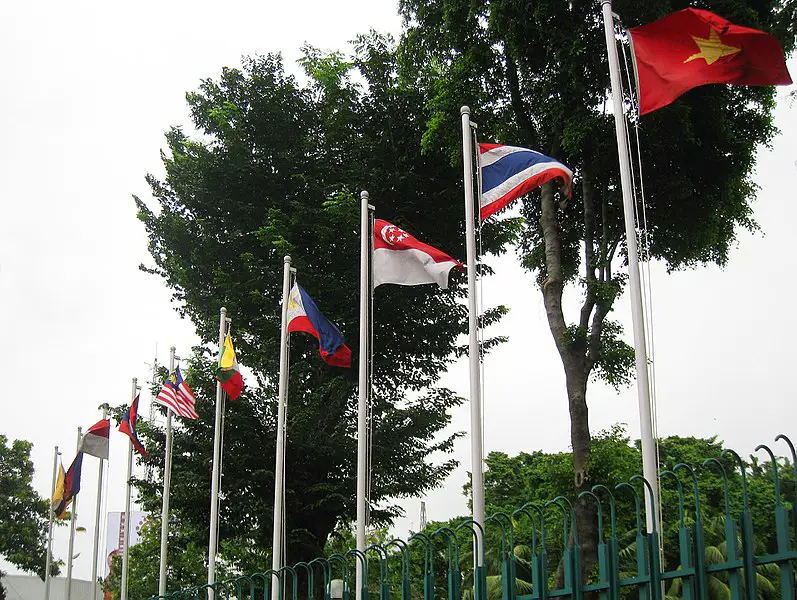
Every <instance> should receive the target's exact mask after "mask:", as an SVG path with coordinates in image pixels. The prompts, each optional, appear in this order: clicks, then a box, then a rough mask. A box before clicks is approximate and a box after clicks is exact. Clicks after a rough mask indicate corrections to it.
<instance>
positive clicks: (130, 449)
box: [119, 377, 138, 600]
mask: <svg viewBox="0 0 797 600" xmlns="http://www.w3.org/2000/svg"><path fill="white" fill-rule="evenodd" d="M137 384H138V379H136V378H135V377H133V391H132V393H131V394H130V403H131V404H132V403H133V402H134V401H135V399H136V392H137V391H138V385H137ZM132 478H133V440H132V439H130V440H128V441H127V494H126V496H125V529H124V548H123V549H122V586H121V587H122V591H121V594H120V596H119V597H120V598H121V600H127V569H128V561H129V556H130V520H131V519H130V496H131V495H132V486H131V485H130V480H131V479H132Z"/></svg>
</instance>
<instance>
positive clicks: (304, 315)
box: [288, 283, 351, 368]
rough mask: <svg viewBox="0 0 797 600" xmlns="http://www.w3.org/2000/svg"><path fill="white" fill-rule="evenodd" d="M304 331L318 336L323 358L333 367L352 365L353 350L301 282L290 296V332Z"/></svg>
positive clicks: (294, 286)
mask: <svg viewBox="0 0 797 600" xmlns="http://www.w3.org/2000/svg"><path fill="white" fill-rule="evenodd" d="M292 331H304V332H305V333H309V334H310V335H314V336H315V337H316V338H318V344H319V348H318V350H319V352H321V358H323V359H324V361H326V363H327V364H329V365H332V366H333V367H346V368H349V367H351V350H349V348H348V347H347V346H346V344H345V343H344V341H345V340H344V339H343V334H341V333H340V331H339V330H338V328H337V327H335V326H334V325H333V324H332V322H331V321H330V320H329V319H327V318H326V317H325V316H324V315H323V314H322V313H321V311H320V310H318V307H317V306H316V304H315V302H313V299H312V298H311V297H310V296H309V295H308V294H307V292H305V291H304V290H303V289H302V288H301V287H300V286H299V284H296V283H295V284H293V288H292V289H291V293H290V296H288V332H289V333H290V332H292Z"/></svg>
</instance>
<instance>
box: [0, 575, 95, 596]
mask: <svg viewBox="0 0 797 600" xmlns="http://www.w3.org/2000/svg"><path fill="white" fill-rule="evenodd" d="M0 583H2V584H3V587H4V588H5V589H6V596H7V598H8V600H44V582H43V581H42V580H41V579H40V578H38V577H36V576H35V575H6V576H5V577H3V578H2V579H1V580H0ZM99 587H100V585H99V584H97V588H98V591H97V598H102V590H101V589H99ZM92 598H93V596H92V594H91V582H90V581H82V580H80V579H73V580H72V600H92ZM50 600H66V578H64V577H53V579H52V580H51V581H50Z"/></svg>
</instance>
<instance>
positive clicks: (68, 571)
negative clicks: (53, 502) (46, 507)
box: [66, 427, 83, 600]
mask: <svg viewBox="0 0 797 600" xmlns="http://www.w3.org/2000/svg"><path fill="white" fill-rule="evenodd" d="M82 441H83V428H82V427H78V428H77V449H76V450H75V457H76V458H77V454H78V453H79V452H80V445H81V442H82ZM76 523H77V494H75V497H74V498H72V516H71V518H70V519H69V558H67V560H66V600H71V598H72V554H73V552H74V550H75V525H76Z"/></svg>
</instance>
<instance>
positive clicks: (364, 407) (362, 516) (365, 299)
mask: <svg viewBox="0 0 797 600" xmlns="http://www.w3.org/2000/svg"><path fill="white" fill-rule="evenodd" d="M368 200H369V197H368V192H365V191H363V192H361V193H360V202H361V207H360V383H359V386H360V388H359V399H358V402H357V550H359V551H360V552H363V551H364V550H365V526H366V522H365V521H366V511H367V509H368V507H367V506H366V503H365V489H366V483H367V477H368V473H367V459H368V439H367V438H368V422H367V416H368V399H369V398H368V395H369V391H370V386H369V382H368V359H369V357H370V355H371V352H370V349H369V348H368V346H369V344H370V339H369V338H370V336H369V331H370V323H371V315H370V314H369V313H370V307H371V277H370V265H371V232H370V231H368V229H369V226H370V219H369V204H368ZM355 562H356V563H357V577H356V583H355V585H356V586H357V590H356V596H355V597H356V599H357V600H362V589H363V587H364V585H367V583H368V582H364V581H363V571H362V565H361V564H360V563H361V561H360V560H359V559H357V560H356V561H355Z"/></svg>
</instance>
